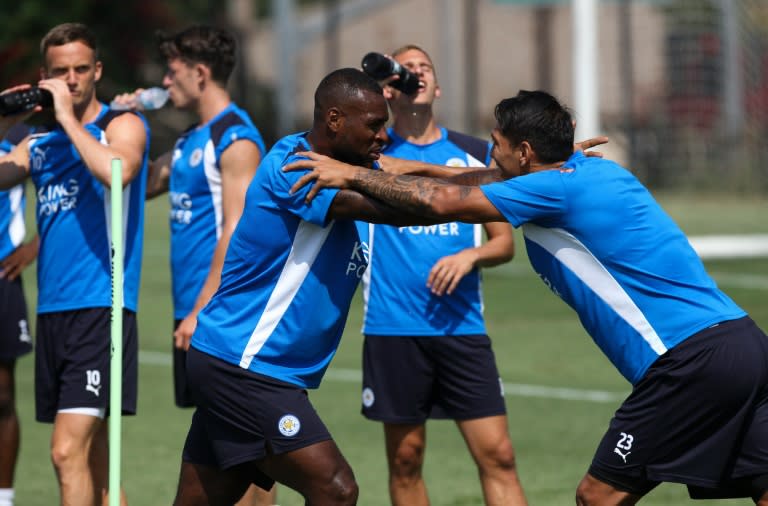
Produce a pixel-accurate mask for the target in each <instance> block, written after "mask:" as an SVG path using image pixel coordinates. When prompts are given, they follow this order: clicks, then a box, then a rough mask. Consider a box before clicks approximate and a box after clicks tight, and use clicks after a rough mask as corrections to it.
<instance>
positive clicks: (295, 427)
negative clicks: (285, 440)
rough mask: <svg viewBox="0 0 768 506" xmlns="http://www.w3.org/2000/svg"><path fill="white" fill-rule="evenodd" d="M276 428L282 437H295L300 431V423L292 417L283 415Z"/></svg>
mask: <svg viewBox="0 0 768 506" xmlns="http://www.w3.org/2000/svg"><path fill="white" fill-rule="evenodd" d="M277 428H278V430H279V431H280V434H282V435H283V436H287V437H291V436H295V435H296V434H298V433H299V430H301V422H300V421H299V419H298V418H296V417H295V416H293V415H283V417H282V418H280V421H279V422H277Z"/></svg>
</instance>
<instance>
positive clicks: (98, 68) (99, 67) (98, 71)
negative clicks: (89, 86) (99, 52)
mask: <svg viewBox="0 0 768 506" xmlns="http://www.w3.org/2000/svg"><path fill="white" fill-rule="evenodd" d="M103 68H104V66H103V65H102V64H101V62H100V61H96V65H95V66H94V70H95V72H94V80H95V81H96V82H99V80H100V79H101V71H102V69H103Z"/></svg>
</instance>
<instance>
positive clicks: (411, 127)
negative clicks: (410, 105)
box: [392, 108, 441, 144]
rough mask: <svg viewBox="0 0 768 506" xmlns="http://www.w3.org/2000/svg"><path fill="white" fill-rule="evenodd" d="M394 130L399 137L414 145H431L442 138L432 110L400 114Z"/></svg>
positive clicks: (397, 116) (396, 117) (396, 119)
mask: <svg viewBox="0 0 768 506" xmlns="http://www.w3.org/2000/svg"><path fill="white" fill-rule="evenodd" d="M392 128H393V130H394V131H395V133H396V134H397V135H398V136H400V137H402V138H403V139H405V140H406V141H408V142H410V143H412V144H431V143H433V142H435V141H437V140H439V139H440V136H441V132H440V128H439V127H438V126H437V123H436V122H435V117H434V115H433V114H432V109H431V108H429V109H428V110H416V109H414V110H410V111H403V112H400V113H398V114H397V115H396V116H395V122H394V124H393V126H392Z"/></svg>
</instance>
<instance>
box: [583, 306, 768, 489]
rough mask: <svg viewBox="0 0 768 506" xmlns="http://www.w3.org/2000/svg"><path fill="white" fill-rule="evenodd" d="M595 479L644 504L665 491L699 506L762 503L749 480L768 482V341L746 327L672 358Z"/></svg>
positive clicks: (654, 370) (652, 377) (652, 375)
mask: <svg viewBox="0 0 768 506" xmlns="http://www.w3.org/2000/svg"><path fill="white" fill-rule="evenodd" d="M589 473H590V474H592V475H593V476H595V477H596V478H598V479H600V480H601V481H604V482H606V483H609V484H611V485H613V486H614V487H616V488H618V489H620V490H624V491H627V492H631V493H634V494H638V495H645V494H646V493H647V492H649V491H650V490H651V489H653V488H654V487H655V486H656V485H658V484H659V483H660V482H665V481H666V482H675V483H684V484H686V485H688V486H689V491H690V492H691V496H692V497H696V496H699V497H749V496H752V495H754V494H755V493H758V494H759V493H760V492H759V491H755V490H754V489H752V490H750V487H749V481H750V480H749V478H751V477H760V476H763V475H766V474H768V337H766V336H765V334H764V333H763V332H762V331H761V330H760V329H759V328H758V327H757V326H756V325H755V323H754V322H753V321H752V320H751V319H749V318H748V317H745V318H741V319H738V320H732V321H726V322H722V323H720V324H718V325H715V326H713V327H710V328H708V329H705V330H703V331H701V332H699V333H697V334H695V335H693V336H691V337H690V338H688V339H686V340H685V341H683V342H682V343H681V344H679V345H677V346H676V347H674V348H672V349H671V350H669V351H668V352H667V353H665V354H664V355H662V356H661V357H660V358H659V359H658V360H656V362H655V363H654V364H653V365H652V366H651V368H650V369H649V370H648V372H647V373H646V374H645V376H644V377H643V379H642V380H640V382H639V383H637V385H635V387H634V389H633V390H632V393H631V394H630V396H629V397H628V398H627V399H626V400H625V401H624V403H623V404H622V405H621V407H620V408H619V409H618V411H617V412H616V414H615V415H614V418H613V419H612V420H611V422H610V426H609V428H608V431H607V432H606V434H605V436H604V437H603V439H602V441H601V442H600V445H599V446H598V449H597V452H596V454H595V457H594V460H593V462H592V466H591V467H590V470H589ZM762 482H764V480H762ZM741 485H746V486H741ZM761 486H762V485H761ZM718 489H719V490H720V491H721V492H726V493H723V494H721V495H716V494H717V490H718ZM702 491H703V493H702Z"/></svg>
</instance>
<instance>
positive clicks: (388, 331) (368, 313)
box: [362, 128, 491, 336]
mask: <svg viewBox="0 0 768 506" xmlns="http://www.w3.org/2000/svg"><path fill="white" fill-rule="evenodd" d="M389 138H390V144H389V145H388V146H387V148H386V149H385V151H384V154H386V155H390V156H394V157H397V158H403V159H407V160H418V161H422V162H427V163H432V164H436V165H447V166H452V167H484V166H486V165H487V164H488V163H489V162H490V153H491V149H490V147H491V145H490V143H488V142H486V141H482V140H480V139H477V138H475V137H470V136H467V135H464V134H459V133H457V132H453V131H450V130H446V129H445V128H441V129H440V139H439V140H437V141H435V142H432V143H430V144H413V143H410V142H408V141H406V140H405V139H403V138H402V137H400V136H398V135H397V134H396V133H395V132H394V130H392V129H389ZM362 225H363V226H364V227H367V229H368V230H367V233H368V244H369V246H370V250H371V260H370V266H369V268H368V271H367V272H366V274H365V276H364V277H363V299H364V303H365V305H364V317H363V333H364V334H366V335H385V336H387V335H389V336H392V335H397V336H443V335H473V334H485V333H486V329H485V322H484V320H483V314H482V312H483V300H482V286H481V275H480V270H479V269H474V270H473V271H472V272H470V273H468V274H467V275H466V276H465V277H464V278H463V279H462V280H461V282H460V283H459V284H458V286H457V287H456V290H455V291H454V292H453V293H452V294H451V295H447V294H445V295H442V296H437V295H434V294H433V293H432V292H431V291H430V289H429V288H428V287H427V277H428V276H429V271H430V270H431V269H432V267H433V266H434V265H435V263H436V262H437V261H438V260H439V259H440V258H442V257H444V256H447V255H453V254H455V253H458V252H459V251H461V250H464V249H467V248H474V247H477V246H480V244H481V243H482V226H481V225H477V224H468V223H460V222H453V223H443V224H439V225H427V226H422V225H418V226H409V227H394V226H391V225H379V224H372V223H371V224H368V223H365V224H362Z"/></svg>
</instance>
